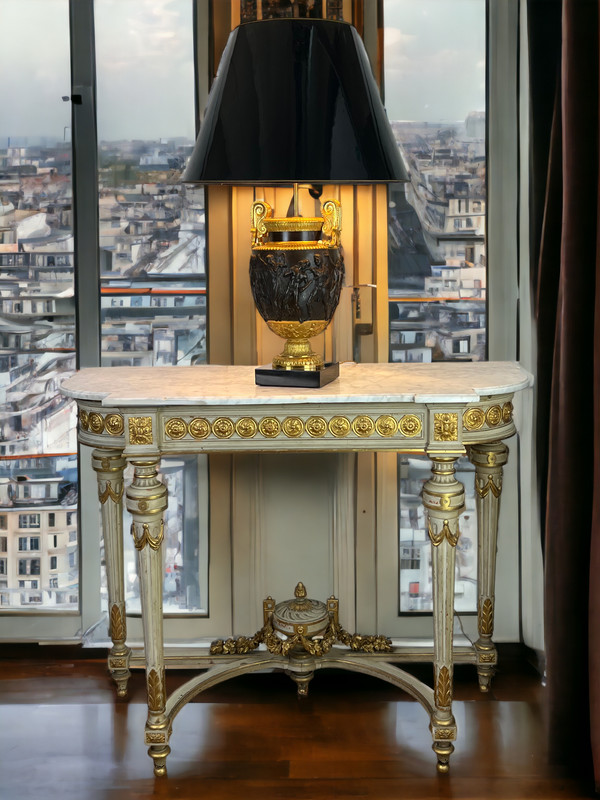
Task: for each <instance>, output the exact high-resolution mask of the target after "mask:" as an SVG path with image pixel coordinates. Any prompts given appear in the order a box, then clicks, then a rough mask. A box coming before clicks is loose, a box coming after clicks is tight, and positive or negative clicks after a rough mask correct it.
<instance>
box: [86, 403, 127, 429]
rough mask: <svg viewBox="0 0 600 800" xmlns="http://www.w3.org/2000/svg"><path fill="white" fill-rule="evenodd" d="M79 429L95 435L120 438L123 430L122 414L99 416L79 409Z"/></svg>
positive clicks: (96, 413)
mask: <svg viewBox="0 0 600 800" xmlns="http://www.w3.org/2000/svg"><path fill="white" fill-rule="evenodd" d="M79 428H80V429H81V430H82V431H86V432H90V433H93V434H96V435H102V434H108V436H122V434H123V431H124V430H125V424H124V422H123V416H122V414H116V413H112V412H111V413H109V414H106V415H103V414H100V413H99V412H98V411H86V410H85V409H83V408H81V409H79Z"/></svg>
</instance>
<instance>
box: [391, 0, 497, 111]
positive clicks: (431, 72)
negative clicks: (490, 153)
mask: <svg viewBox="0 0 600 800" xmlns="http://www.w3.org/2000/svg"><path fill="white" fill-rule="evenodd" d="M384 41H385V53H384V67H385V104H386V108H387V111H388V116H389V118H390V119H392V120H395V119H404V120H418V121H422V122H425V121H426V122H440V121H449V120H451V121H456V120H464V119H465V117H466V116H467V114H468V113H469V111H484V110H485V0H385V37H384Z"/></svg>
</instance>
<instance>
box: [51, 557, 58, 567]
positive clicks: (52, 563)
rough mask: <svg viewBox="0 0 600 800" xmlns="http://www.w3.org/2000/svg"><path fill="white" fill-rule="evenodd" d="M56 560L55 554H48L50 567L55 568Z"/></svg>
mask: <svg viewBox="0 0 600 800" xmlns="http://www.w3.org/2000/svg"><path fill="white" fill-rule="evenodd" d="M57 561H58V559H57V558H56V556H50V569H56V568H57Z"/></svg>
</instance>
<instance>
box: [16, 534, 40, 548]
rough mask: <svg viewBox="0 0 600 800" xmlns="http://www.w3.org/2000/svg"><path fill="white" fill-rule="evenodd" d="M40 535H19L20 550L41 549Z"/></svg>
mask: <svg viewBox="0 0 600 800" xmlns="http://www.w3.org/2000/svg"><path fill="white" fill-rule="evenodd" d="M39 549H40V537H39V536H19V550H39Z"/></svg>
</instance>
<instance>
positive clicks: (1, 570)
mask: <svg viewBox="0 0 600 800" xmlns="http://www.w3.org/2000/svg"><path fill="white" fill-rule="evenodd" d="M0 575H6V559H5V558H0Z"/></svg>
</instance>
